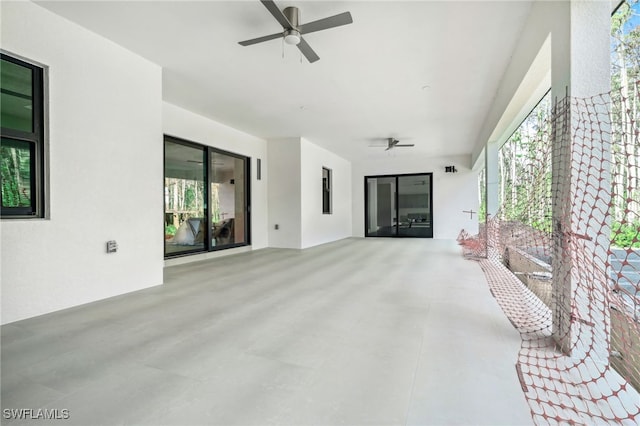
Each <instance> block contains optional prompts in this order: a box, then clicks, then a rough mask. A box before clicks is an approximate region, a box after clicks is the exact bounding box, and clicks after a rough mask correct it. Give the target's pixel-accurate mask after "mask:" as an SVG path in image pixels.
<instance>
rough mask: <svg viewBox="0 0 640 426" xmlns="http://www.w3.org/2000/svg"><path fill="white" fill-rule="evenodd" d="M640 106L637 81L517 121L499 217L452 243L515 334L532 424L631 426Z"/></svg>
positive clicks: (638, 374)
mask: <svg viewBox="0 0 640 426" xmlns="http://www.w3.org/2000/svg"><path fill="white" fill-rule="evenodd" d="M639 104H640V82H636V83H635V84H631V85H630V86H629V87H627V88H624V89H623V90H620V91H617V92H612V93H609V94H604V95H598V96H594V97H592V98H587V99H578V98H566V99H563V100H561V101H557V102H555V105H554V106H553V108H552V109H551V108H549V110H548V113H544V111H542V112H540V114H538V116H537V117H534V118H533V119H531V120H529V121H528V122H527V121H525V123H523V126H521V128H520V130H519V133H518V132H516V134H515V139H514V140H511V141H508V143H507V144H505V147H503V148H502V151H501V153H500V160H499V167H500V168H501V170H500V175H499V176H500V185H499V191H500V209H499V212H498V213H497V214H495V215H494V216H493V217H491V218H489V219H488V220H487V221H486V224H483V225H482V226H486V229H483V230H482V232H480V234H479V235H477V236H474V235H469V234H468V233H467V232H466V231H462V232H461V233H460V235H459V237H458V241H459V243H460V244H461V246H462V247H463V252H464V254H465V255H466V256H470V257H475V258H482V259H479V263H480V266H481V267H482V270H483V271H484V273H485V275H486V277H487V281H488V283H489V288H490V290H491V292H492V294H493V295H494V296H495V298H496V300H497V301H498V303H499V304H500V306H501V308H502V309H503V311H504V312H505V314H506V315H507V317H508V318H509V320H510V321H511V322H512V323H513V325H514V327H515V328H516V329H517V330H518V331H519V332H520V333H521V336H522V347H521V350H520V353H519V355H518V361H517V364H516V372H517V374H518V376H519V378H520V382H521V384H522V388H523V391H524V394H525V397H526V399H527V401H528V402H529V405H530V407H531V413H532V416H533V419H534V421H535V423H536V424H612V423H616V424H628V425H637V424H640V396H639V393H638V391H639V390H640V233H639V231H640V125H639V123H638V119H639V117H640V116H639V114H638V111H639V110H640V105H639ZM534 111H535V110H534ZM512 138H513V137H512Z"/></svg>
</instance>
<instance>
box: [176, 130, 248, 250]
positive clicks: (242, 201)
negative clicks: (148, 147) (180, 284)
mask: <svg viewBox="0 0 640 426" xmlns="http://www.w3.org/2000/svg"><path fill="white" fill-rule="evenodd" d="M164 146H165V148H164V149H165V154H164V158H165V160H164V241H165V256H166V257H172V256H181V255H185V254H193V253H201V252H206V251H212V250H219V249H224V248H229V247H237V246H243V245H247V244H249V242H250V241H249V224H250V221H249V211H250V209H249V176H248V171H249V167H248V165H249V164H250V163H249V158H247V157H243V156H240V155H237V154H232V153H229V152H224V151H220V150H218V149H215V148H211V147H206V146H204V145H199V144H196V143H192V142H188V141H184V140H180V139H177V138H172V137H168V136H167V137H165V145H164Z"/></svg>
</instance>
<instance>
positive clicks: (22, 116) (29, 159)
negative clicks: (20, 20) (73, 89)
mask: <svg viewBox="0 0 640 426" xmlns="http://www.w3.org/2000/svg"><path fill="white" fill-rule="evenodd" d="M43 90H44V89H43V69H42V68H40V67H37V66H35V65H33V64H29V63H27V62H24V61H22V60H19V59H16V58H14V57H11V56H9V55H6V54H4V53H0V127H1V128H2V134H1V139H0V172H1V173H0V182H1V185H0V186H1V189H2V207H1V212H0V216H1V217H2V218H3V219H6V218H24V217H44V195H45V194H44V192H45V191H44V109H43V104H44V102H43V96H44V95H43Z"/></svg>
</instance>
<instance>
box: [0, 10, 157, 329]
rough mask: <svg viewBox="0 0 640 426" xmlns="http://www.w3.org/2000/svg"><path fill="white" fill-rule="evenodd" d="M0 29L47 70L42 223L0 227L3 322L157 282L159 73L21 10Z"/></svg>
mask: <svg viewBox="0 0 640 426" xmlns="http://www.w3.org/2000/svg"><path fill="white" fill-rule="evenodd" d="M1 27H2V30H1V31H2V33H1V40H2V49H4V50H6V51H8V52H10V53H13V54H16V55H21V56H23V57H26V58H28V59H31V60H33V61H37V62H40V63H42V64H44V65H47V66H48V67H49V75H48V83H49V91H48V92H49V104H48V107H49V150H50V154H49V160H50V166H49V178H50V192H49V205H50V218H49V219H42V220H3V221H2V222H1V224H0V226H1V228H2V229H1V231H2V232H1V243H2V244H1V247H2V253H1V256H2V271H1V282H2V323H9V322H13V321H17V320H20V319H24V318H28V317H32V316H36V315H40V314H45V313H48V312H52V311H56V310H60V309H64V308H67V307H71V306H75V305H80V304H83V303H87V302H91V301H95V300H98V299H103V298H107V297H111V296H115V295H118V294H122V293H127V292H132V291H135V290H139V289H142V288H146V287H151V286H155V285H159V284H162V279H163V277H162V267H163V263H162V235H161V233H160V229H161V226H162V197H161V195H160V194H162V121H161V120H162V100H161V93H162V86H161V85H162V81H161V80H162V75H161V69H160V67H158V66H156V65H154V64H152V63H150V62H149V61H147V60H145V59H143V58H141V57H139V56H137V55H135V54H133V53H131V52H130V51H128V50H125V49H123V48H121V47H119V46H118V45H116V44H114V43H113V42H111V41H108V40H106V39H104V38H102V37H100V36H98V35H96V34H94V33H91V32H89V31H87V30H85V29H83V28H82V27H80V26H78V25H75V24H73V23H70V22H69V21H67V20H65V19H63V18H60V17H58V16H57V15H54V14H52V13H51V12H49V11H47V10H45V9H43V8H41V7H39V6H37V5H35V4H33V3H31V2H3V3H2V25H1ZM112 239H113V240H116V241H117V243H118V252H117V253H114V254H106V249H105V243H106V241H108V240H112Z"/></svg>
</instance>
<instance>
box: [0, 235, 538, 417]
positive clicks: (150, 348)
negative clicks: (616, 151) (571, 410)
mask: <svg viewBox="0 0 640 426" xmlns="http://www.w3.org/2000/svg"><path fill="white" fill-rule="evenodd" d="M520 344H521V340H520V335H519V333H518V332H517V331H516V330H515V329H514V328H513V326H512V325H511V324H510V323H509V321H508V320H507V318H506V317H505V316H504V314H503V313H502V311H501V310H500V308H499V307H498V305H497V303H496V301H495V300H494V299H493V297H492V296H491V294H490V292H489V289H488V286H487V284H486V281H485V278H484V275H483V273H482V271H481V270H480V267H479V266H478V264H476V263H475V262H472V261H468V260H464V259H463V257H462V255H461V253H460V249H459V247H458V246H457V245H456V244H455V242H452V241H438V240H424V239H374V238H371V239H356V238H353V239H346V240H342V241H338V242H335V243H331V244H326V245H323V246H319V247H314V248H311V249H307V250H286V249H264V250H258V251H255V252H249V253H244V254H239V255H233V256H228V257H223V258H218V259H215V260H210V261H205V262H199V263H194V264H190V265H181V266H173V267H169V268H167V269H166V270H165V284H164V285H163V286H159V287H155V288H151V289H147V290H143V291H139V292H136V293H131V294H128V295H124V296H119V297H116V298H112V299H108V300H104V301H100V302H95V303H91V304H88V305H84V306H80V307H76V308H72V309H67V310H64V311H60V312H56V313H53V314H49V315H45V316H41V317H37V318H32V319H28V320H24V321H19V322H15V323H12V324H8V325H5V326H3V327H2V409H3V420H2V424H22V423H28V424H33V423H35V422H34V421H27V422H21V421H9V420H6V416H5V414H6V411H5V410H6V409H23V408H24V409H29V408H31V409H38V408H48V409H57V410H60V411H61V410H68V414H69V419H67V420H57V421H55V424H60V425H71V424H77V425H93V424H96V425H97V424H101V425H111V424H119V425H120V424H129V425H163V424H175V425H205V424H225V425H226V424H230V425H231V424H246V425H249V424H267V425H268V424H285V425H286V424H290V425H306V424H318V425H361V424H383V425H387V424H389V425H391V424H432V425H455V424H468V425H480V424H486V425H499V424H503V425H520V424H531V423H532V419H531V415H530V410H529V407H528V406H527V403H526V401H525V398H524V395H523V392H522V390H521V387H520V384H519V381H518V378H517V374H516V369H515V367H514V364H515V362H516V358H517V355H518V351H519V349H520ZM34 413H35V412H34ZM59 414H63V412H61V413H59ZM36 424H47V422H44V421H38V422H37V423H36Z"/></svg>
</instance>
